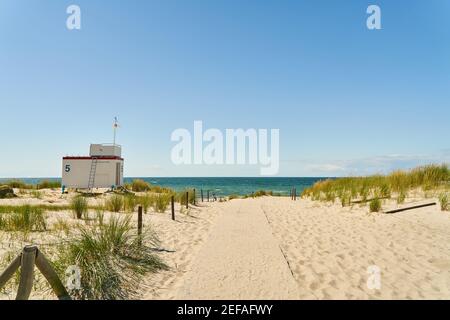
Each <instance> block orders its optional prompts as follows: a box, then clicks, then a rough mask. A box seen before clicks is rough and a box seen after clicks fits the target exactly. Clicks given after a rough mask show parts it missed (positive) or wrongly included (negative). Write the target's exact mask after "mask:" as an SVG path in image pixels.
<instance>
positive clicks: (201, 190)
mask: <svg viewBox="0 0 450 320" xmlns="http://www.w3.org/2000/svg"><path fill="white" fill-rule="evenodd" d="M200 194H201V197H202V202H203V189H200Z"/></svg>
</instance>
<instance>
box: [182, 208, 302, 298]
mask: <svg viewBox="0 0 450 320" xmlns="http://www.w3.org/2000/svg"><path fill="white" fill-rule="evenodd" d="M229 206H232V208H228V209H227V210H226V211H224V212H221V213H220V215H219V216H218V217H217V220H216V222H215V224H214V225H213V226H212V227H211V230H210V233H209V237H208V238H207V239H206V241H205V243H204V244H203V246H202V248H200V250H199V252H198V254H197V256H196V259H195V260H194V261H193V264H192V266H191V268H190V270H188V271H187V273H186V274H185V276H184V279H183V284H182V285H181V286H180V287H179V288H178V291H177V293H176V295H175V299H298V285H297V282H296V281H295V279H294V277H293V275H292V273H291V270H290V268H289V265H288V263H287V261H286V259H285V257H284V256H283V253H282V251H281V249H280V247H279V245H278V242H277V240H276V239H275V237H274V235H273V233H272V230H271V227H270V225H269V222H268V221H267V218H266V216H265V213H264V211H263V210H262V208H261V206H260V205H259V204H258V202H256V201H246V200H233V201H232V202H230V203H229ZM230 209H231V210H230Z"/></svg>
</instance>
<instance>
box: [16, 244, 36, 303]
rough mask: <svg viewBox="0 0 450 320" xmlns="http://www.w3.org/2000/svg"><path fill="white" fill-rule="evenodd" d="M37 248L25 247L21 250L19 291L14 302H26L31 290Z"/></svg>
mask: <svg viewBox="0 0 450 320" xmlns="http://www.w3.org/2000/svg"><path fill="white" fill-rule="evenodd" d="M36 254H37V247H36V246H26V247H25V248H23V252H22V261H21V266H20V269H21V270H20V281H19V289H18V290H17V296H16V300H28V298H29V297H30V294H31V290H32V289H33V281H34V262H35V259H36Z"/></svg>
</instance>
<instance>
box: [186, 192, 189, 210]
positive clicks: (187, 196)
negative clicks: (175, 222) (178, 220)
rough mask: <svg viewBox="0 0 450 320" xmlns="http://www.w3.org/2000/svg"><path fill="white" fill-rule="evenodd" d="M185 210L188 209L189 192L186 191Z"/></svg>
mask: <svg viewBox="0 0 450 320" xmlns="http://www.w3.org/2000/svg"><path fill="white" fill-rule="evenodd" d="M186 209H189V191H186Z"/></svg>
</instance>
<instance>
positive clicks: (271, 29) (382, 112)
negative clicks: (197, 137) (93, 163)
mask: <svg viewBox="0 0 450 320" xmlns="http://www.w3.org/2000/svg"><path fill="white" fill-rule="evenodd" d="M71 4H77V5H79V6H80V8H81V30H72V31H70V30H68V29H67V28H66V19H67V17H68V15H67V13H66V8H67V7H68V6H69V5H71ZM369 4H377V5H379V6H380V8H381V14H382V15H381V23H382V29H381V30H368V29H367V27H366V19H367V17H368V14H367V13H366V9H367V6H368V5H369ZM114 116H118V117H119V121H120V124H121V128H120V130H119V132H118V143H120V144H122V145H123V156H124V158H125V176H228V175H229V176H253V175H258V173H259V167H258V166H202V165H192V166H175V165H173V164H172V163H171V160H170V150H171V148H172V147H173V146H174V143H173V142H171V141H170V135H171V133H172V131H173V130H175V129H177V128H187V129H189V130H191V131H192V130H193V121H194V120H202V121H203V124H204V126H205V127H206V128H218V129H221V130H225V129H226V128H256V129H258V128H267V129H271V128H278V129H280V172H279V175H281V176H334V175H337V176H342V175H347V174H350V175H353V174H365V173H372V172H384V171H388V170H391V169H394V168H406V167H412V166H415V165H418V164H423V163H428V162H445V161H446V162H450V143H449V141H450V139H449V138H450V1H446V0H434V1H429V0H427V1H425V0H422V1H380V0H372V1H363V0H355V1H317V0H314V1H313V0H310V1H301V0H296V1H283V0H282V1H269V0H268V1H263V0H259V1H256V0H245V1H242V0H241V1H236V0H178V1H173V0H159V1H154V0H150V1H144V0H142V1H118V0H117V1H100V0H89V1H87V0H86V1H85V0H73V1H63V0H59V1H50V0H46V1H44V0H43V1H25V0H1V1H0V137H1V148H0V177H58V176H61V170H62V169H61V166H62V163H61V157H62V156H64V155H82V154H87V153H88V151H89V150H88V149H89V143H91V142H112V120H113V117H114Z"/></svg>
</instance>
